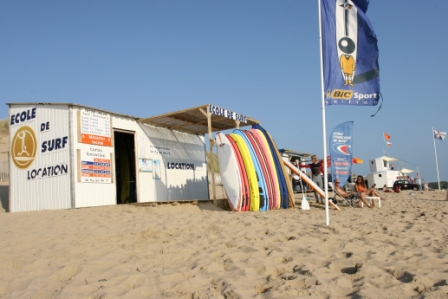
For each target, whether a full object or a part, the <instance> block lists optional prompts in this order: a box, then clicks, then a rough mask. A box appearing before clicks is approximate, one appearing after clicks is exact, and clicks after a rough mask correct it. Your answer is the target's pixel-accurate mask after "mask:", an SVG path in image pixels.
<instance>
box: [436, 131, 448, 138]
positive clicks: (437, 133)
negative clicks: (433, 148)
mask: <svg viewBox="0 0 448 299" xmlns="http://www.w3.org/2000/svg"><path fill="white" fill-rule="evenodd" d="M445 136H446V132H440V131H437V130H434V138H435V139H440V140H443V139H445Z"/></svg>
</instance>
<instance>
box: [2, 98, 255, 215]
mask: <svg viewBox="0 0 448 299" xmlns="http://www.w3.org/2000/svg"><path fill="white" fill-rule="evenodd" d="M7 105H9V121H10V150H11V152H10V156H11V163H10V187H9V211H11V212H16V211H33V210H44V209H70V208H80V207H92V206H102V205H114V204H120V203H132V202H140V203H143V202H170V201H190V200H209V190H208V171H207V161H206V140H205V137H204V134H205V133H207V134H208V135H209V138H210V139H211V134H212V132H216V131H221V130H226V129H231V128H234V127H235V126H236V127H238V126H239V124H240V123H242V124H244V125H252V124H254V123H257V121H255V120H253V119H250V118H248V117H243V116H241V115H239V114H236V113H233V112H231V111H229V110H226V109H222V108H219V107H216V106H213V105H210V104H207V105H203V106H200V107H195V108H191V109H187V110H182V111H179V112H174V113H168V114H165V115H160V116H156V117H150V118H144V119H142V118H136V117H132V116H128V115H122V114H118V113H113V112H107V111H104V110H99V109H95V108H89V107H85V106H80V105H75V104H71V103H8V104H7ZM212 116H213V117H212ZM212 145H213V144H212V143H211V144H210V149H212ZM213 194H215V193H213Z"/></svg>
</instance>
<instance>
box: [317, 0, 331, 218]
mask: <svg viewBox="0 0 448 299" xmlns="http://www.w3.org/2000/svg"><path fill="white" fill-rule="evenodd" d="M317 2H318V7H319V42H320V85H321V90H320V94H321V97H322V104H321V105H322V139H323V147H324V158H323V159H324V191H325V224H326V225H327V226H328V225H330V212H329V210H328V174H327V173H328V170H327V132H326V123H325V96H324V92H323V90H324V88H325V85H324V61H323V49H322V13H321V0H317Z"/></svg>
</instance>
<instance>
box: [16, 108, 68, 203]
mask: <svg viewBox="0 0 448 299" xmlns="http://www.w3.org/2000/svg"><path fill="white" fill-rule="evenodd" d="M68 111H69V109H68V106H66V105H60V106H59V105H51V106H49V105H11V106H10V109H9V115H10V117H9V119H10V134H11V136H12V139H11V144H12V147H11V163H10V200H11V202H10V210H11V212H17V211H33V210H45V209H67V208H71V200H70V165H69V164H70V138H69V121H68V119H69V113H68Z"/></svg>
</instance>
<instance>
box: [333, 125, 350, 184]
mask: <svg viewBox="0 0 448 299" xmlns="http://www.w3.org/2000/svg"><path fill="white" fill-rule="evenodd" d="M352 136H353V121H347V122H345V123H342V124H340V125H338V126H337V127H336V128H335V129H334V130H333V132H332V133H331V136H330V145H329V146H330V156H331V177H332V179H333V181H334V179H335V178H339V180H340V181H341V186H344V184H345V183H346V182H347V180H348V178H349V176H350V173H351V171H352V163H353V161H352V143H353V140H352Z"/></svg>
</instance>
